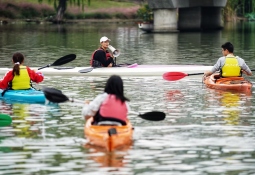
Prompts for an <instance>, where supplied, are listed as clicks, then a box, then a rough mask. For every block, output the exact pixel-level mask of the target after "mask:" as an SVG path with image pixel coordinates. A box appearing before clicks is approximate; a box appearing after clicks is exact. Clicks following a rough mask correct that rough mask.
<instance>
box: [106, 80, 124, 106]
mask: <svg viewBox="0 0 255 175" xmlns="http://www.w3.org/2000/svg"><path fill="white" fill-rule="evenodd" d="M104 91H105V92H106V93H107V94H114V95H116V97H117V99H120V100H121V101H122V102H124V101H129V99H127V98H126V97H125V96H124V86H123V81H122V79H121V77H120V76H118V75H112V76H111V77H110V78H109V79H108V80H107V82H106V85H105V89H104Z"/></svg>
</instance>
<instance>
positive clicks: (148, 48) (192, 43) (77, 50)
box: [0, 22, 255, 68]
mask: <svg viewBox="0 0 255 175" xmlns="http://www.w3.org/2000/svg"><path fill="white" fill-rule="evenodd" d="M254 30H255V24H254V23H252V22H244V23H242V22H240V23H231V24H230V23H226V26H225V29H224V30H219V31H210V32H181V33H165V34H157V33H155V34H147V33H143V32H141V31H140V30H139V29H138V27H137V24H111V25H106V24H89V25H84V24H74V25H69V24H66V25H51V24H41V25H38V24H9V25H0V33H1V35H0V51H1V52H0V63H1V67H12V63H11V56H12V54H13V53H14V52H16V51H20V52H23V53H24V54H25V56H26V61H25V64H26V65H28V66H38V67H41V66H43V65H47V64H51V63H52V62H53V61H55V60H56V59H58V58H60V57H62V56H64V55H67V54H71V53H74V54H76V55H77V58H76V60H75V61H73V62H71V63H68V65H67V66H88V65H89V60H90V59H91V54H92V52H93V51H94V50H95V49H97V48H98V47H99V39H100V37H102V36H104V35H106V36H107V37H109V38H110V39H111V45H112V46H114V47H115V48H117V49H118V50H120V52H121V55H120V56H119V57H118V58H117V63H130V64H132V63H138V64H184V65H185V64H198V65H212V64H214V63H215V62H216V60H217V59H218V58H219V57H220V56H222V53H221V45H222V44H223V43H224V42H226V41H231V42H232V43H233V44H234V46H235V54H236V55H238V56H240V57H242V58H244V59H245V60H246V61H247V63H248V65H250V67H251V68H252V67H255V63H254V61H252V60H253V59H254V50H255V44H254V40H253V38H254V32H252V31H254Z"/></svg>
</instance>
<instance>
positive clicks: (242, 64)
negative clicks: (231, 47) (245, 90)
mask: <svg viewBox="0 0 255 175" xmlns="http://www.w3.org/2000/svg"><path fill="white" fill-rule="evenodd" d="M237 58H238V63H239V65H240V67H241V71H242V73H245V74H246V75H248V76H251V75H252V72H251V70H250V68H249V66H248V65H247V64H246V63H245V61H244V60H243V59H242V58H240V57H238V56H237Z"/></svg>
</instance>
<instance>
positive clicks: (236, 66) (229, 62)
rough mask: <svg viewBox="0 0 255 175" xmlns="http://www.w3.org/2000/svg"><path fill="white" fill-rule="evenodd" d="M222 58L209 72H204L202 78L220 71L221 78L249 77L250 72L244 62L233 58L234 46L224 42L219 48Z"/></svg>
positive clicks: (238, 58)
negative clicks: (243, 75) (244, 75)
mask: <svg viewBox="0 0 255 175" xmlns="http://www.w3.org/2000/svg"><path fill="white" fill-rule="evenodd" d="M221 48H222V54H223V57H220V58H219V59H218V61H217V62H216V64H215V65H214V66H213V68H212V69H211V71H206V72H205V73H204V76H205V77H207V76H210V75H212V74H213V73H215V72H216V71H220V75H221V77H239V76H242V73H245V74H246V75H249V76H251V75H252V72H251V70H250V68H249V67H248V66H247V65H246V63H245V61H244V60H243V59H242V58H240V57H239V56H234V54H233V53H234V46H233V45H232V44H231V43H230V42H226V43H225V44H223V45H222V46H221Z"/></svg>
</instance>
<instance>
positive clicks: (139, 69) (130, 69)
mask: <svg viewBox="0 0 255 175" xmlns="http://www.w3.org/2000/svg"><path fill="white" fill-rule="evenodd" d="M211 68H212V66H204V65H138V64H136V63H135V64H132V65H129V66H124V67H100V68H93V67H48V68H44V69H41V70H39V71H40V72H42V73H43V74H44V75H48V76H49V75H51V76H54V75H75V76H109V75H113V74H118V75H120V76H162V75H163V74H164V73H166V72H184V73H187V74H189V73H197V72H204V71H207V70H211ZM32 69H37V68H36V67H34V68H32ZM8 70H11V69H10V68H0V74H2V75H4V74H5V73H6V72H7V71H8Z"/></svg>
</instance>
